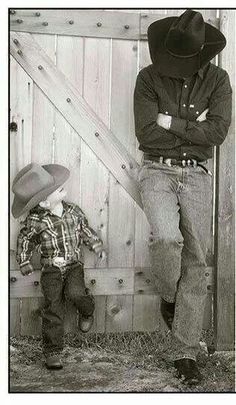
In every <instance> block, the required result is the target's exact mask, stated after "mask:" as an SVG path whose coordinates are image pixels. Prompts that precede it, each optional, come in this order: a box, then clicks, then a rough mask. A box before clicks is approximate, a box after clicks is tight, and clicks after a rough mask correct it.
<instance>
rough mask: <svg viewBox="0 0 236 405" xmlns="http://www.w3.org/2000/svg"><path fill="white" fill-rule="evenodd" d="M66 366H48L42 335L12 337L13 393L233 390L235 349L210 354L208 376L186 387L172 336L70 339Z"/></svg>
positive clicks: (203, 355) (204, 368)
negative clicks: (178, 371) (54, 368)
mask: <svg viewBox="0 0 236 405" xmlns="http://www.w3.org/2000/svg"><path fill="white" fill-rule="evenodd" d="M65 343H66V344H65V350H64V353H63V358H64V368H63V369H62V370H57V371H49V370H47V369H46V368H45V366H44V359H43V357H42V353H41V340H40V339H39V338H29V337H20V338H11V346H10V392H234V391H235V368H234V352H215V353H213V354H208V353H207V348H206V345H204V344H202V349H201V352H200V353H199V356H198V364H199V368H200V371H201V373H202V374H203V376H204V378H203V381H202V383H201V384H199V385H198V386H195V387H187V386H186V385H185V384H184V383H183V382H181V381H180V380H179V379H177V377H176V372H175V369H174V368H173V365H172V361H171V353H170V352H171V349H170V340H169V338H168V336H166V337H164V338H163V336H160V335H159V334H158V333H157V332H152V333H147V332H145V333H140V332H130V333H123V334H108V335H104V334H91V335H89V336H88V337H84V336H81V335H75V336H70V337H66V341H65Z"/></svg>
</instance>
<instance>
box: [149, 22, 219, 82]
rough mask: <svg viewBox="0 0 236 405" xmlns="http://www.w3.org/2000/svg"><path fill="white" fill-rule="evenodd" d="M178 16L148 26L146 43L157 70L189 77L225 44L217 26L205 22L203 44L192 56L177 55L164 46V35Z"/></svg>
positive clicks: (176, 75) (170, 74)
mask: <svg viewBox="0 0 236 405" xmlns="http://www.w3.org/2000/svg"><path fill="white" fill-rule="evenodd" d="M177 19H178V17H167V18H163V19H161V20H158V21H155V22H154V23H152V24H151V25H150V26H149V27H148V45H149V51H150V56H151V60H152V63H153V64H154V65H155V67H156V69H157V71H158V72H159V73H161V74H162V75H164V76H169V77H189V76H192V75H194V74H195V73H196V72H198V70H199V69H200V68H201V67H203V66H204V65H206V64H207V63H208V62H209V61H210V60H211V59H213V58H214V57H215V56H216V55H217V54H218V53H219V52H221V51H222V49H223V48H224V47H225V45H226V39H225V36H224V35H223V34H222V32H220V31H219V30H218V29H217V28H215V27H213V26H212V25H210V24H208V23H206V22H205V45H204V47H203V49H202V50H201V51H200V52H199V53H198V54H197V55H195V56H193V57H187V58H183V57H178V56H173V55H172V54H170V53H169V52H168V51H167V49H166V47H165V40H166V35H167V33H168V31H169V29H170V27H171V25H172V24H173V23H174V22H175V21H176V20H177Z"/></svg>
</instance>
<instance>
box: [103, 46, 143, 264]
mask: <svg viewBox="0 0 236 405" xmlns="http://www.w3.org/2000/svg"><path fill="white" fill-rule="evenodd" d="M112 43H113V46H112V81H111V130H112V132H113V133H114V134H115V135H116V136H117V137H118V138H119V140H120V141H121V142H123V144H124V145H125V147H126V148H127V149H128V150H129V151H130V152H131V153H132V154H135V153H136V139H135V135H134V130H133V122H134V121H133V120H134V117H133V103H132V100H133V91H134V85H135V79H136V73H137V43H136V42H134V41H126V43H125V44H124V41H119V40H114V41H112ZM134 219H135V211H134V203H133V201H131V199H130V198H129V196H128V195H127V193H126V192H125V191H124V190H123V188H122V187H121V186H120V185H119V183H118V182H117V181H116V180H115V179H114V177H113V176H111V177H110V217H109V266H110V267H116V266H119V267H132V266H133V264H134V227H135V226H134Z"/></svg>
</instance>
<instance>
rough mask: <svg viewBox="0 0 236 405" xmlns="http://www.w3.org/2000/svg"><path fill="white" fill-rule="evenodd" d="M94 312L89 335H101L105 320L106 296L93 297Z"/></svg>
mask: <svg viewBox="0 0 236 405" xmlns="http://www.w3.org/2000/svg"><path fill="white" fill-rule="evenodd" d="M94 298H95V311H94V324H93V326H92V328H91V329H90V333H94V332H97V333H103V332H105V318H106V296H105V295H100V296H95V297H94Z"/></svg>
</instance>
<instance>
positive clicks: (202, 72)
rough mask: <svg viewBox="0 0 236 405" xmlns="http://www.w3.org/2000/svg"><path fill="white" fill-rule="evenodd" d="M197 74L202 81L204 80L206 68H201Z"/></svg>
mask: <svg viewBox="0 0 236 405" xmlns="http://www.w3.org/2000/svg"><path fill="white" fill-rule="evenodd" d="M197 73H198V76H199V77H200V78H201V79H203V76H204V68H200V69H199V71H198V72H197Z"/></svg>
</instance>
